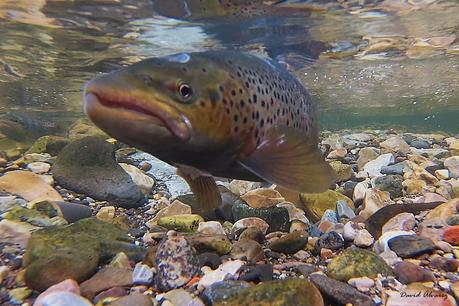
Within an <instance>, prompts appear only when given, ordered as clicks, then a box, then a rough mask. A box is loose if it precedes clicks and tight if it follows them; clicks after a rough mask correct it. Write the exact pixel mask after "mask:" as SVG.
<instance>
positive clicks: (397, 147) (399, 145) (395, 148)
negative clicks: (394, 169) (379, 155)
mask: <svg viewBox="0 0 459 306" xmlns="http://www.w3.org/2000/svg"><path fill="white" fill-rule="evenodd" d="M379 145H380V147H381V150H382V151H383V152H392V153H405V154H406V153H410V151H411V150H410V146H409V145H408V144H407V143H406V141H405V140H403V138H402V137H401V136H399V135H395V136H391V137H389V138H388V139H386V140H385V141H383V142H381V143H380V144H379Z"/></svg>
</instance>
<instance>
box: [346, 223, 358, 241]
mask: <svg viewBox="0 0 459 306" xmlns="http://www.w3.org/2000/svg"><path fill="white" fill-rule="evenodd" d="M359 230H361V227H360V226H359V225H358V224H357V223H355V222H352V221H349V222H347V223H346V224H345V225H344V228H343V238H344V240H346V241H354V239H355V236H357V232H358V231H359Z"/></svg>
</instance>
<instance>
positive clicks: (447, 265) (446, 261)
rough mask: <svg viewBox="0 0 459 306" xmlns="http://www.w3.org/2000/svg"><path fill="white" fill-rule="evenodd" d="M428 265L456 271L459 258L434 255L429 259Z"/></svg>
mask: <svg viewBox="0 0 459 306" xmlns="http://www.w3.org/2000/svg"><path fill="white" fill-rule="evenodd" d="M451 251H452V250H451ZM429 265H430V266H431V267H433V268H435V269H437V270H440V271H441V270H443V271H446V272H456V271H457V268H458V267H459V260H457V259H453V258H445V257H442V256H436V257H434V258H433V259H432V260H431V261H430V263H429Z"/></svg>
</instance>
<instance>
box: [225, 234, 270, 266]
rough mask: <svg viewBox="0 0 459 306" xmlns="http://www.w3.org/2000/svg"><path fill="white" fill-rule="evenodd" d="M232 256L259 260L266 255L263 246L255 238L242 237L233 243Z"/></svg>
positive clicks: (247, 259)
mask: <svg viewBox="0 0 459 306" xmlns="http://www.w3.org/2000/svg"><path fill="white" fill-rule="evenodd" d="M230 256H231V257H232V258H233V259H243V260H246V261H259V260H261V259H263V258H264V257H265V254H264V252H263V247H262V246H261V245H260V244H259V243H258V242H256V241H255V240H248V239H242V240H239V241H236V242H235V243H234V244H233V247H232V248H231V252H230Z"/></svg>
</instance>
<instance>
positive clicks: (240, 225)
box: [231, 217, 269, 236]
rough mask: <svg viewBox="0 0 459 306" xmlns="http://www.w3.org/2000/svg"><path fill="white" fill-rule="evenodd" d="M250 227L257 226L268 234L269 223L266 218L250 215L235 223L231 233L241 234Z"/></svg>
mask: <svg viewBox="0 0 459 306" xmlns="http://www.w3.org/2000/svg"><path fill="white" fill-rule="evenodd" d="M249 227H257V228H259V229H260V230H261V231H262V232H263V234H266V232H267V230H268V228H269V224H268V223H266V221H265V220H263V219H260V218H257V217H248V218H244V219H240V220H238V221H236V222H235V223H234V224H233V227H232V228H231V233H232V234H233V235H236V236H237V235H239V234H240V233H241V232H242V231H243V230H245V229H246V228H249Z"/></svg>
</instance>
